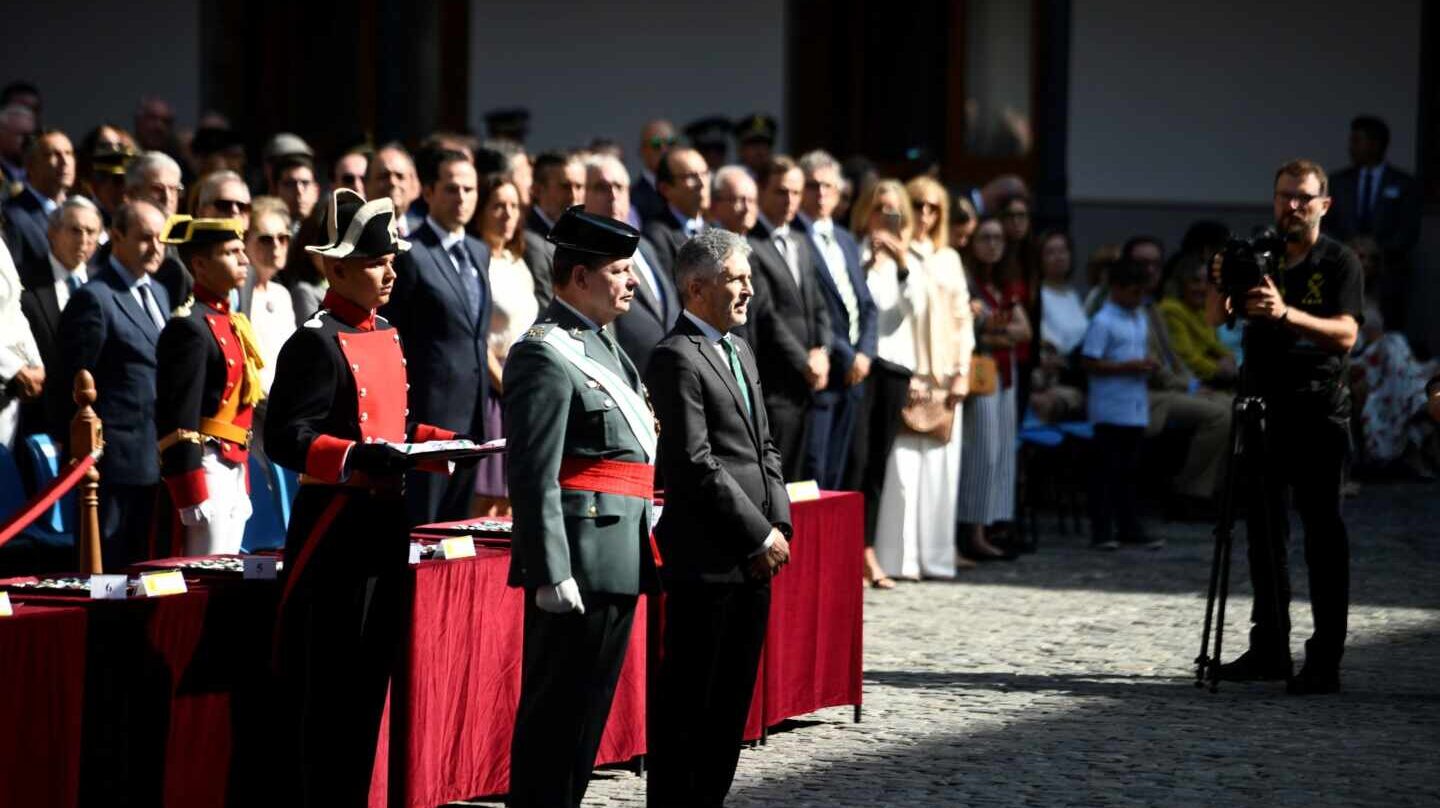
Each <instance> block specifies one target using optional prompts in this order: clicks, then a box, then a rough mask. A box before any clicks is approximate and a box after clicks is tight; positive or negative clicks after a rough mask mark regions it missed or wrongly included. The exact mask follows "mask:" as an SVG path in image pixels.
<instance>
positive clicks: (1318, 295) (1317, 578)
mask: <svg viewBox="0 0 1440 808" xmlns="http://www.w3.org/2000/svg"><path fill="white" fill-rule="evenodd" d="M1329 209H1330V197H1329V195H1328V180H1327V178H1326V176H1325V170H1324V169H1323V168H1321V167H1320V166H1319V165H1318V164H1316V163H1313V162H1311V161H1309V160H1295V161H1292V162H1289V163H1286V164H1285V165H1283V166H1281V167H1280V169H1279V170H1278V171H1277V172H1276V173H1275V225H1276V228H1277V229H1278V230H1279V231H1280V235H1281V236H1282V237H1283V238H1284V240H1285V250H1284V256H1283V258H1281V259H1280V260H1279V262H1278V264H1279V266H1278V267H1277V269H1276V273H1275V276H1274V277H1268V276H1267V277H1263V278H1262V279H1261V283H1260V285H1258V286H1256V287H1255V288H1253V289H1251V290H1250V291H1249V292H1248V293H1247V294H1246V295H1245V298H1244V300H1233V299H1231V298H1229V297H1225V296H1223V293H1222V292H1221V291H1220V288H1223V287H1217V288H1215V289H1212V291H1211V294H1210V301H1209V312H1208V313H1209V315H1210V320H1211V322H1213V323H1216V324H1218V323H1219V322H1221V321H1222V320H1224V319H1225V318H1226V317H1227V315H1229V314H1230V313H1232V312H1233V313H1235V314H1241V315H1243V316H1244V317H1245V318H1246V325H1245V353H1244V356H1245V365H1246V366H1247V367H1245V368H1242V374H1241V378H1242V384H1243V385H1245V389H1242V391H1241V393H1242V395H1251V396H1259V397H1260V398H1262V399H1263V400H1264V401H1265V422H1266V430H1267V432H1268V438H1269V439H1268V445H1266V446H1265V447H1263V448H1262V451H1264V456H1263V457H1258V458H1254V459H1253V460H1252V461H1251V462H1252V463H1259V464H1260V466H1259V468H1260V470H1261V471H1262V472H1263V475H1264V482H1265V485H1264V487H1263V489H1261V488H1260V487H1259V486H1254V485H1248V486H1246V487H1245V489H1244V490H1246V491H1248V492H1250V494H1249V502H1248V503H1247V505H1248V507H1247V509H1246V536H1247V544H1248V545H1249V553H1248V554H1249V560H1250V580H1251V583H1252V585H1253V587H1254V590H1255V601H1254V607H1253V608H1252V611H1251V614H1250V620H1251V623H1252V627H1251V630H1250V648H1249V650H1248V651H1246V652H1245V653H1244V654H1242V655H1241V656H1240V657H1239V658H1238V659H1236V660H1235V661H1233V662H1230V663H1228V664H1226V665H1222V666H1221V668H1220V678H1221V679H1228V680H1232V681H1260V680H1276V679H1288V680H1289V682H1288V685H1287V690H1288V691H1289V692H1291V693H1296V694H1305V693H1333V692H1336V691H1338V690H1339V689H1340V673H1339V670H1340V657H1341V654H1342V653H1343V652H1344V646H1345V626H1346V620H1347V616H1348V612H1349V608H1350V549H1349V539H1348V537H1347V535H1346V531H1345V522H1344V521H1343V519H1342V518H1341V515H1340V500H1341V497H1340V486H1341V477H1342V469H1343V468H1344V465H1345V458H1346V456H1347V454H1348V453H1349V450H1350V431H1349V422H1350V394H1349V386H1348V385H1347V384H1346V379H1347V375H1348V369H1349V354H1350V350H1351V348H1353V347H1354V345H1355V339H1356V336H1357V334H1358V333H1359V328H1360V323H1361V320H1362V319H1363V315H1362V314H1361V307H1362V305H1363V300H1364V294H1363V288H1362V284H1363V281H1362V273H1361V268H1360V260H1359V258H1357V257H1356V255H1355V253H1353V252H1351V251H1350V250H1349V248H1347V247H1345V246H1344V245H1342V244H1341V243H1340V242H1338V241H1335V240H1334V239H1332V238H1330V237H1328V236H1324V235H1321V234H1320V220H1321V218H1323V217H1324V216H1325V213H1326V211H1328V210H1329ZM1215 269H1216V270H1217V280H1218V279H1219V277H1223V275H1224V272H1225V270H1224V266H1223V259H1222V258H1217V259H1216V263H1215ZM1251 468H1252V470H1253V469H1254V466H1251ZM1292 492H1293V496H1294V503H1295V507H1296V510H1298V511H1299V513H1300V521H1301V524H1302V525H1303V527H1304V530H1305V564H1306V567H1308V569H1309V573H1310V602H1311V611H1312V613H1313V615H1314V618H1315V634H1314V636H1313V637H1311V638H1310V640H1309V642H1307V643H1306V645H1305V665H1304V667H1303V668H1302V669H1301V671H1300V674H1299V675H1298V676H1294V677H1291V670H1292V668H1291V661H1290V616H1289V609H1290V570H1289V562H1288V555H1287V548H1288V546H1289V532H1290V530H1289V520H1288V518H1287V514H1286V504H1287V494H1291V493H1292ZM1267 523H1268V526H1269V527H1270V528H1271V530H1270V531H1269V532H1270V535H1269V536H1266V532H1267V531H1266V526H1267Z"/></svg>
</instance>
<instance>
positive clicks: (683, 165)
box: [645, 146, 710, 273]
mask: <svg viewBox="0 0 1440 808" xmlns="http://www.w3.org/2000/svg"><path fill="white" fill-rule="evenodd" d="M655 182H656V186H655V187H656V188H657V189H659V191H660V196H661V197H663V198H664V199H665V210H664V211H663V212H661V213H660V215H658V216H656V217H655V218H653V219H651V220H650V221H648V222H646V223H645V237H646V238H648V239H650V242H651V243H652V244H654V245H655V251H656V253H657V254H658V255H659V256H660V263H662V264H664V265H665V271H666V272H672V273H673V272H674V270H675V255H676V253H678V252H680V245H682V244H684V243H685V242H686V240H687V239H689V238H690V237H691V236H694V235H697V234H698V233H700V232H701V231H703V230H704V229H705V218H704V215H705V209H706V208H708V207H710V167H709V165H707V164H706V162H705V158H704V157H701V156H700V152H698V151H696V150H694V149H692V148H689V147H686V146H678V147H676V148H673V149H669V150H667V151H666V152H665V153H664V154H663V155H661V156H660V162H659V163H658V165H657V167H656V170H655Z"/></svg>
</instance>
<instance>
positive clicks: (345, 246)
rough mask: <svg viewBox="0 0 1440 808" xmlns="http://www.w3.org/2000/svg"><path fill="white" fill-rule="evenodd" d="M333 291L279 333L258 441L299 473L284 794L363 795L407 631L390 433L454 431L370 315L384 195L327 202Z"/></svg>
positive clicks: (388, 275)
mask: <svg viewBox="0 0 1440 808" xmlns="http://www.w3.org/2000/svg"><path fill="white" fill-rule="evenodd" d="M327 204H328V205H329V210H328V211H327V214H328V221H329V223H330V236H331V243H330V244H327V245H324V246H321V247H308V248H307V249H309V250H310V251H311V252H314V253H317V254H319V255H321V256H324V257H325V275H326V278H327V279H328V280H329V282H330V290H329V292H328V294H327V295H326V296H325V300H324V302H323V304H322V308H321V310H320V311H319V313H317V314H316V315H315V316H314V317H313V318H311V319H310V320H309V321H307V322H306V323H305V324H304V325H303V326H302V327H300V328H299V329H297V330H296V332H295V334H294V336H292V337H291V338H290V340H289V341H288V342H286V343H285V347H284V348H282V349H281V351H280V357H279V360H278V363H277V365H276V370H275V382H274V384H273V385H272V386H271V389H270V401H269V404H268V407H269V412H268V415H267V416H266V421H265V448H266V451H267V452H268V454H269V456H270V459H272V460H273V461H275V462H276V463H279V464H280V465H282V466H285V467H286V468H291V469H295V470H297V471H300V472H301V473H302V476H301V478H300V492H299V495H298V496H297V498H296V501H295V508H294V511H293V513H292V516H291V519H290V529H289V535H288V536H287V538H286V542H285V574H284V578H283V585H282V590H281V592H282V594H281V602H280V617H279V621H280V625H279V638H278V646H277V651H278V660H277V661H278V663H279V676H280V680H281V688H282V694H283V697H284V698H285V699H287V703H286V705H285V710H286V720H287V721H288V722H289V736H288V737H287V738H286V739H285V743H286V747H285V755H286V758H287V760H286V763H287V765H289V766H291V767H292V769H291V770H290V771H289V772H287V774H291V775H295V776H298V780H296V781H295V782H294V783H293V784H289V786H288V788H287V793H286V794H285V795H284V796H285V798H286V799H287V801H288V804H296V805H363V804H364V803H365V799H366V794H367V792H368V790H369V787H370V770H371V767H372V764H373V763H374V760H375V741H376V736H377V734H378V732H379V725H380V713H381V709H382V707H383V706H384V702H385V690H386V686H387V682H388V677H389V675H390V672H391V668H392V664H393V661H394V657H395V652H396V649H397V646H398V640H399V637H400V632H401V629H402V628H403V627H402V625H401V623H400V618H401V616H402V615H403V609H402V604H401V596H402V584H403V581H404V575H405V571H406V564H407V560H408V557H409V538H408V533H409V523H408V522H407V520H406V516H405V506H404V499H403V494H404V490H403V473H404V472H405V471H407V470H408V469H410V468H411V466H412V463H411V461H410V460H409V459H408V458H407V457H406V456H405V455H404V454H402V453H401V452H399V451H398V450H396V449H394V448H393V447H391V446H390V445H388V444H390V443H403V442H406V441H415V442H420V441H427V440H443V439H448V438H451V437H454V435H453V433H451V432H448V431H446V430H442V429H437V428H435V427H430V426H425V425H420V424H410V423H408V422H407V419H406V415H407V410H406V393H405V391H406V387H407V386H408V385H407V384H406V381H405V360H404V357H403V356H402V355H401V349H400V335H399V332H397V331H396V330H395V329H394V328H391V327H390V324H389V323H387V322H386V321H385V320H384V319H383V318H381V317H377V316H376V315H375V310H376V309H377V308H379V307H380V306H381V305H383V304H384V303H385V302H386V300H388V299H389V296H390V289H391V286H392V285H393V284H394V281H395V271H394V268H393V266H392V264H393V261H394V257H395V253H397V252H400V251H403V250H406V249H408V248H409V244H407V243H406V242H404V241H402V240H400V238H399V237H398V235H397V234H396V230H395V211H394V208H393V206H392V204H391V202H390V200H389V199H385V198H381V199H376V200H373V201H371V202H365V201H364V200H362V199H361V198H360V196H359V195H358V194H356V193H355V192H353V191H349V190H344V189H341V190H337V191H335V193H334V195H333V196H331V198H330V199H329V200H327Z"/></svg>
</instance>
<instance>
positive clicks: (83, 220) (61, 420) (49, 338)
mask: <svg viewBox="0 0 1440 808" xmlns="http://www.w3.org/2000/svg"><path fill="white" fill-rule="evenodd" d="M51 219H52V221H51V223H50V228H49V233H48V236H49V242H50V249H49V253H48V254H47V255H46V256H45V261H44V263H43V264H39V265H32V266H30V267H26V268H23V269H22V272H21V277H26V276H27V275H28V276H29V278H31V279H33V280H29V281H27V283H28V284H29V288H27V289H26V290H25V291H24V293H23V294H21V295H20V310H21V311H22V312H24V314H25V319H26V320H28V321H29V322H30V333H32V334H34V335H35V344H36V346H37V347H38V348H39V349H40V360H41V361H42V362H43V363H44V365H45V367H47V368H50V369H51V370H52V372H54V373H55V374H56V375H55V377H54V378H53V379H52V380H51V381H50V383H49V384H46V385H45V390H44V392H43V393H42V394H41V396H40V397H39V398H37V399H34V400H33V401H28V402H26V403H25V404H24V405H23V406H22V408H21V412H20V422H21V425H20V429H21V432H22V433H23V434H26V435H34V434H37V433H41V432H45V433H49V435H50V437H51V439H52V440H54V441H55V442H56V443H57V444H63V443H66V442H67V441H68V440H69V435H70V426H69V423H70V422H69V421H68V420H67V418H66V416H67V415H68V414H69V411H70V409H71V408H72V406H73V404H72V403H71V402H72V399H71V397H70V396H71V389H70V387H71V385H70V383H69V382H70V380H65V379H63V378H62V377H61V376H60V375H59V371H60V368H61V367H63V363H62V362H61V357H60V315H61V313H62V312H64V311H65V307H66V305H68V304H69V302H70V297H71V295H73V294H74V293H75V292H76V291H78V290H79V289H80V287H81V286H84V285H85V282H86V281H87V280H89V279H90V275H89V269H88V267H87V266H86V265H87V263H88V262H89V260H90V256H91V255H93V254H94V252H95V245H96V243H97V241H98V239H99V238H100V210H99V209H98V208H96V207H95V204H94V203H92V202H91V201H90V200H88V199H86V198H85V197H83V196H72V197H70V198H69V199H67V200H65V204H63V205H61V206H60V208H59V209H58V210H56V211H55V213H53V214H51Z"/></svg>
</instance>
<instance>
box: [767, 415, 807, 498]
mask: <svg viewBox="0 0 1440 808" xmlns="http://www.w3.org/2000/svg"><path fill="white" fill-rule="evenodd" d="M765 414H766V415H767V416H768V417H769V419H770V439H771V440H773V441H775V448H776V449H777V450H779V452H780V474H781V476H783V477H784V478H785V482H787V483H793V482H795V481H796V480H803V479H805V458H806V448H805V436H806V434H807V433H808V432H809V426H810V424H809V420H810V397H809V395H808V394H807V395H806V396H805V397H804V398H803V399H802V398H800V397H799V396H794V397H792V396H781V395H769V396H766V397H765Z"/></svg>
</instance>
